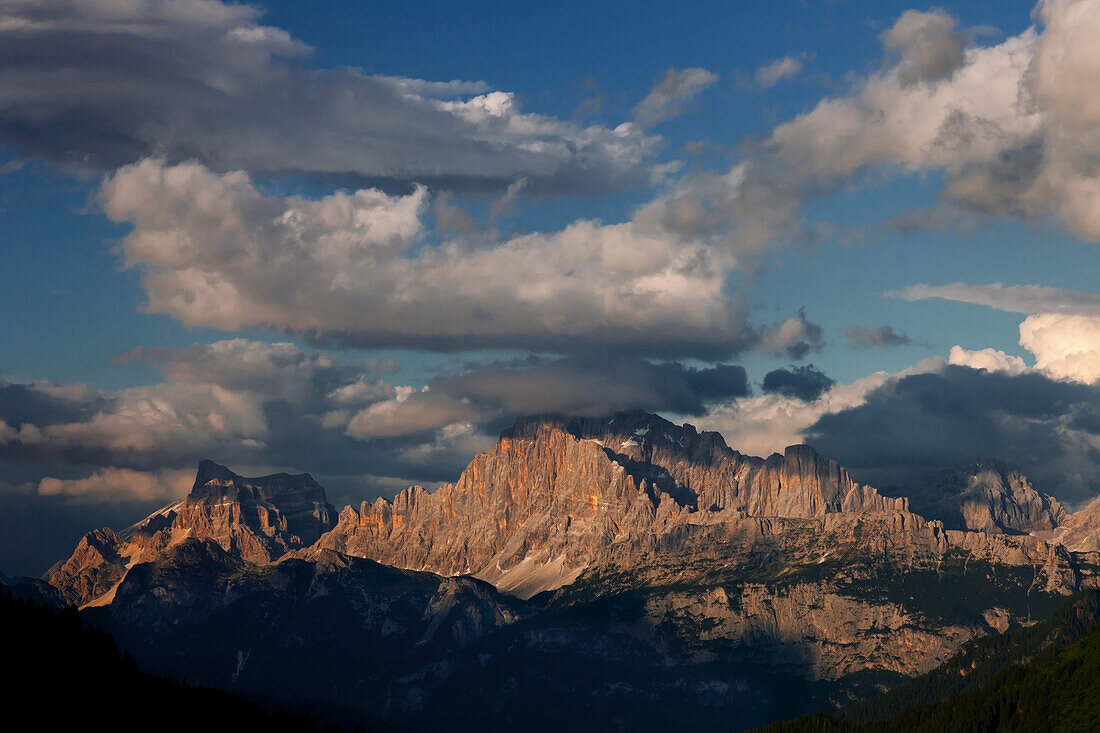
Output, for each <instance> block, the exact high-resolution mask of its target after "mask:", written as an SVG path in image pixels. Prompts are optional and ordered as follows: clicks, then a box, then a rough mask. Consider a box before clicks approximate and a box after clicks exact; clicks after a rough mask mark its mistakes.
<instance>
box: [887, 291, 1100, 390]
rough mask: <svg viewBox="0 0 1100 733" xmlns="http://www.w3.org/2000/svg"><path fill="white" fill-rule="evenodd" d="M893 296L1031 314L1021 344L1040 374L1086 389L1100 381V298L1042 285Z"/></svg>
mask: <svg viewBox="0 0 1100 733" xmlns="http://www.w3.org/2000/svg"><path fill="white" fill-rule="evenodd" d="M888 295H895V296H896V297H900V298H905V299H906V300H922V299H925V298H942V299H944V300H953V301H958V302H963V303H975V304H978V305H984V306H988V307H991V308H997V309H999V310H1004V311H1009V312H1013V313H1031V314H1032V315H1029V316H1028V317H1027V318H1026V319H1025V320H1024V322H1023V323H1021V324H1020V345H1021V346H1023V347H1024V348H1025V349H1027V350H1028V351H1030V352H1031V353H1032V354H1033V355H1034V356H1035V368H1036V369H1038V370H1039V371H1041V372H1043V373H1045V374H1047V375H1049V376H1051V377H1053V378H1055V379H1069V380H1073V381H1077V382H1084V383H1086V384H1088V383H1091V382H1095V381H1097V380H1098V379H1100V296H1098V295H1096V294H1095V293H1085V292H1081V291H1078V290H1067V289H1064V288H1049V287H1042V286H1039V285H1002V284H1001V283H992V284H989V285H968V284H966V283H951V284H949V285H942V286H937V287H933V286H929V285H913V286H911V287H908V288H905V289H904V290H901V291H898V292H897V293H888ZM987 351H988V350H987ZM960 353H961V352H960ZM998 353H999V352H998ZM1012 359H1016V357H1012ZM961 360H962V357H961V356H960V363H962V361H961ZM1021 363H1022V362H1021Z"/></svg>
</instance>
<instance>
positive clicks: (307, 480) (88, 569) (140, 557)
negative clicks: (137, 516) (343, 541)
mask: <svg viewBox="0 0 1100 733" xmlns="http://www.w3.org/2000/svg"><path fill="white" fill-rule="evenodd" d="M335 519H336V510H335V508H334V507H333V506H332V505H331V504H329V503H328V500H327V498H326V497H325V490H324V489H323V488H322V487H321V485H320V484H318V483H317V482H316V481H314V480H313V478H312V477H311V476H310V475H309V474H308V473H303V474H299V475H296V476H294V475H290V474H286V473H276V474H272V475H270V476H261V477H257V478H245V477H243V476H238V475H237V474H235V473H233V472H232V471H230V470H229V469H228V468H226V467H225V466H221V465H219V464H217V463H214V462H213V461H202V462H201V463H199V468H198V472H197V473H196V476H195V484H194V486H193V487H192V489H191V493H190V494H188V496H187V498H185V499H184V500H182V501H180V502H177V503H175V504H172V505H170V506H167V507H165V508H164V509H161V510H160V511H158V512H156V513H154V514H152V515H151V516H149V517H147V518H146V519H144V520H142V521H141V522H138V523H137V524H135V525H133V526H132V527H129V528H128V529H126V530H123V531H122V532H118V533H115V532H113V531H112V530H110V529H106V528H105V529H100V530H95V531H93V532H89V533H88V534H86V535H85V536H84V538H83V539H81V540H80V543H79V544H78V545H77V547H76V550H75V551H74V552H73V554H72V556H71V557H70V558H69V559H68V560H66V561H64V562H63V563H59V564H58V565H55V566H54V567H53V568H51V569H50V570H49V571H48V572H47V574H46V579H47V580H48V581H49V582H50V583H51V584H52V585H54V586H56V587H57V588H59V589H60V590H61V592H62V595H63V597H64V599H65V600H66V601H67V602H69V603H75V604H78V605H81V604H84V603H87V602H89V601H92V600H93V599H96V598H99V597H101V596H103V595H104V594H106V593H110V591H111V590H112V589H113V588H114V586H115V585H116V584H117V583H118V581H119V580H120V579H121V578H122V577H123V576H124V575H125V573H126V570H127V569H128V568H130V567H131V566H133V565H134V564H136V563H139V562H144V561H148V560H153V559H156V558H157V557H159V556H160V555H161V554H162V553H164V552H165V550H166V549H168V548H169V547H173V546H175V545H177V544H179V543H180V542H181V541H183V540H184V539H187V538H195V539H210V540H213V541H214V542H216V543H217V544H218V545H220V546H221V547H222V549H224V550H226V551H227V552H229V553H231V554H232V555H234V556H235V557H238V558H240V559H241V560H245V561H248V562H254V563H267V562H272V561H274V560H276V559H278V558H279V557H282V556H283V555H285V554H286V553H288V552H290V551H292V550H297V549H301V548H303V547H308V546H309V545H311V544H313V543H314V542H316V541H317V539H318V538H319V537H320V536H321V535H322V534H323V533H324V532H326V531H328V530H329V529H331V528H332V526H333V525H334V524H335Z"/></svg>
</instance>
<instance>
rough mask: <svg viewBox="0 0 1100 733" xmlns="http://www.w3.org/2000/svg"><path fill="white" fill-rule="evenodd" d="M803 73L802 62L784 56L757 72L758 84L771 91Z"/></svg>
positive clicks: (792, 57)
mask: <svg viewBox="0 0 1100 733" xmlns="http://www.w3.org/2000/svg"><path fill="white" fill-rule="evenodd" d="M801 73H802V60H801V59H799V58H795V57H794V56H784V57H783V58H779V59H776V60H775V61H772V62H771V63H770V64H766V65H764V66H761V67H760V68H759V69H757V70H756V75H755V76H756V83H757V84H759V85H760V86H761V87H763V88H764V89H770V88H771V87H774V86H775V85H776V84H778V83H779V82H781V81H783V80H784V79H790V78H792V77H795V76H798V75H799V74H801Z"/></svg>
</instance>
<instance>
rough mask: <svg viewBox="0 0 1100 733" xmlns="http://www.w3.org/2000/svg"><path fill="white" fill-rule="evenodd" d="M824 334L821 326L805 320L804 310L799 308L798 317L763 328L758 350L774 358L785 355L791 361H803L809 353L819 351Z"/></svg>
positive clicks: (823, 342)
mask: <svg viewBox="0 0 1100 733" xmlns="http://www.w3.org/2000/svg"><path fill="white" fill-rule="evenodd" d="M824 333H825V331H824V329H823V328H822V327H821V326H819V325H818V324H816V323H812V322H811V321H810V320H808V319H807V318H806V309H805V308H799V309H798V315H795V316H791V317H790V318H788V319H787V320H785V321H783V322H782V323H780V324H779V325H778V326H765V327H764V328H763V329H762V330H761V338H760V344H759V347H758V348H759V349H760V351H763V352H764V353H767V354H772V355H774V356H776V357H779V356H782V355H784V354H785V355H787V356H788V357H790V358H792V359H804V358H806V355H807V354H809V353H810V352H811V351H815V352H816V351H821V349H822V348H823V347H824V345H825V340H824Z"/></svg>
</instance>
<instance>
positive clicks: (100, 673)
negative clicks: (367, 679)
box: [0, 591, 340, 733]
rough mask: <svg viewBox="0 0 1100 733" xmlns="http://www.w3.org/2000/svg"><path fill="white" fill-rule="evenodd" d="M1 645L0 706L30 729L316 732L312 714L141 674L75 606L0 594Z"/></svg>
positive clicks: (335, 732) (7, 715) (9, 717)
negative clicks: (2, 678)
mask: <svg viewBox="0 0 1100 733" xmlns="http://www.w3.org/2000/svg"><path fill="white" fill-rule="evenodd" d="M0 648H3V654H4V656H3V659H4V668H5V670H6V672H7V674H6V675H5V677H6V678H7V679H6V681H5V683H4V685H3V686H2V687H0V708H2V709H3V711H4V717H5V718H6V719H7V723H6V725H12V724H13V721H14V720H15V716H18V718H20V719H22V721H23V722H22V723H21V724H20V727H21V728H22V729H24V730H68V729H88V728H89V726H90V724H92V723H94V722H99V723H102V724H104V725H106V724H108V723H111V722H113V723H115V724H119V725H124V726H125V727H130V725H133V726H134V727H135V728H136V727H139V726H140V727H141V728H145V727H149V728H153V729H155V730H159V731H184V730H186V731H196V730H203V729H210V728H212V727H213V728H215V729H217V730H240V731H245V730H265V731H279V732H285V733H315V732H316V731H317V730H318V727H317V726H316V725H315V722H314V720H313V719H312V718H311V717H310V716H309V715H305V714H292V713H288V712H287V711H286V710H283V709H280V710H278V712H271V711H269V710H268V709H267V708H265V707H264V706H263V705H260V704H259V703H256V702H252V701H248V700H243V699H241V698H238V697H235V696H233V695H229V694H226V693H224V692H219V691H216V690H212V689H209V688H205V687H196V686H192V685H188V684H184V683H181V682H175V681H172V680H167V679H163V678H160V677H155V676H153V675H149V674H144V673H142V672H141V671H139V669H138V666H137V664H136V663H135V662H134V660H133V659H132V658H131V657H130V656H129V655H128V654H125V653H121V652H120V651H119V649H118V647H117V646H116V645H115V642H114V639H112V638H111V636H110V634H108V633H106V632H104V631H101V630H99V629H95V628H91V627H88V626H86V625H85V624H84V623H83V621H82V620H81V618H80V615H79V614H78V613H77V611H76V609H75V608H73V607H69V608H67V609H65V610H62V611H57V610H54V609H52V608H49V607H46V606H43V605H39V604H38V603H36V602H34V601H32V600H28V599H19V598H14V597H13V596H12V595H11V594H10V593H7V592H3V591H0ZM8 729H9V730H13V729H14V728H8ZM324 730H325V731H331V732H332V733H339V730H340V729H338V728H334V727H331V726H330V727H327V728H325V729H324Z"/></svg>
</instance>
